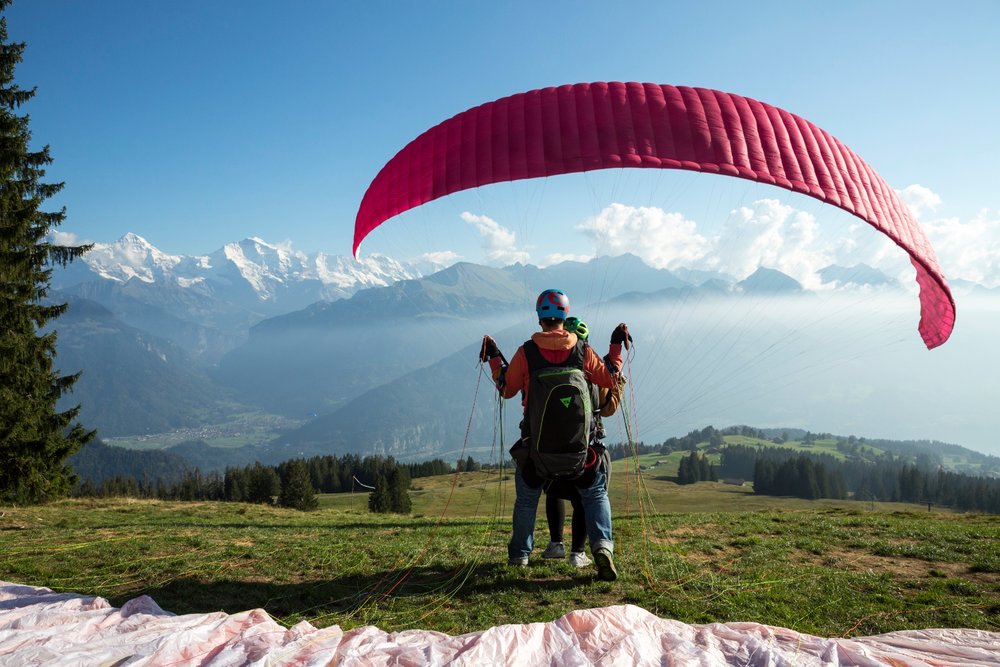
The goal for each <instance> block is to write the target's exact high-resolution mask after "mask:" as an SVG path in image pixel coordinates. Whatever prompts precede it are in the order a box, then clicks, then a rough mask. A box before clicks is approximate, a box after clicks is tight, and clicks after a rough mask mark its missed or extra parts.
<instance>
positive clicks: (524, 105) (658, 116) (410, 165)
mask: <svg viewBox="0 0 1000 667" xmlns="http://www.w3.org/2000/svg"><path fill="white" fill-rule="evenodd" d="M613 167H647V168H655V169H689V170H693V171H703V172H708V173H715V174H723V175H728V176H738V177H740V178H746V179H749V180H752V181H757V182H760V183H769V184H772V185H776V186H779V187H782V188H786V189H788V190H792V191H795V192H800V193H803V194H806V195H809V196H812V197H815V198H816V199H819V200H821V201H823V202H827V203H829V204H833V205H834V206H838V207H840V208H842V209H844V210H845V211H848V212H849V213H851V214H853V215H856V216H857V217H859V218H861V219H862V220H864V221H865V222H867V223H869V224H870V225H872V226H873V227H875V228H876V229H878V230H879V231H881V232H882V233H883V234H885V235H886V236H888V237H889V238H891V239H892V240H893V241H894V242H895V243H896V244H897V245H899V246H900V247H901V248H903V249H904V250H906V252H907V253H909V255H910V261H911V262H912V263H913V266H914V267H916V270H917V283H918V284H919V285H920V304H921V316H920V325H919V327H918V328H919V331H920V335H921V336H922V337H923V339H924V343H926V345H927V347H928V348H933V347H936V346H938V345H940V344H942V343H943V342H945V341H946V340H947V339H948V336H949V335H951V330H952V328H953V327H954V323H955V303H954V300H953V299H952V296H951V292H950V290H949V289H948V284H947V282H946V281H945V279H944V275H943V274H942V272H941V268H940V267H939V266H938V262H937V258H936V257H935V255H934V250H933V249H932V248H931V245H930V243H929V242H928V240H927V237H926V236H925V235H924V233H923V230H922V229H921V228H920V226H919V225H918V224H917V222H916V220H915V219H914V218H913V216H912V215H911V214H910V212H909V210H908V209H907V207H906V206H905V205H904V204H903V203H902V202H901V201H900V200H899V197H898V196H897V195H896V193H895V191H893V189H892V188H890V187H889V186H888V185H887V184H886V183H885V181H883V180H882V178H881V177H880V176H879V175H878V174H877V173H875V171H874V170H873V169H872V168H871V167H869V166H868V165H867V164H866V163H865V162H864V161H863V160H862V159H861V158H859V157H858V156H857V155H856V154H855V153H854V152H853V151H852V150H851V149H850V148H848V147H847V146H845V145H844V144H842V143H841V142H840V141H838V140H837V139H836V138H834V137H833V136H832V135H830V134H829V133H827V132H825V131H824V130H822V129H820V128H818V127H816V126H815V125H813V124H812V123H810V122H809V121H807V120H805V119H803V118H800V117H798V116H796V115H794V114H791V113H788V112H787V111H783V110H782V109H778V108H777V107H774V106H771V105H769V104H764V103H763V102H758V101H757V100H753V99H750V98H747V97H741V96H739V95H732V94H730V93H724V92H720V91H717V90H709V89H705V88H689V87H675V86H668V85H661V84H653V83H620V82H610V83H581V84H576V85H567V86H560V87H558V88H543V89H540V90H533V91H530V92H527V93H520V94H517V95H512V96H510V97H505V98H503V99H499V100H496V101H495V102H489V103H487V104H483V105H480V106H478V107H475V108H473V109H469V110H468V111H465V112H463V113H460V114H458V115H457V116H454V117H452V118H450V119H448V120H446V121H444V122H443V123H441V124H439V125H437V126H435V127H432V128H431V129H429V130H427V131H426V132H424V133H423V134H421V135H420V136H419V137H417V138H416V139H414V140H413V141H412V142H410V143H409V144H408V145H407V146H406V147H404V148H403V149H402V150H401V151H400V152H399V153H397V154H396V155H395V157H393V158H392V159H391V160H390V161H389V162H388V163H387V164H386V165H385V166H384V167H383V168H382V170H381V171H380V172H379V173H378V175H377V176H376V177H375V180H373V181H372V183H371V185H370V186H369V187H368V190H367V192H365V196H364V198H363V199H362V201H361V206H360V208H359V210H358V215H357V218H356V220H355V225H354V253H355V256H356V255H357V252H358V248H359V246H360V245H361V241H362V240H363V239H364V238H365V236H367V235H368V234H369V232H371V231H372V230H373V229H374V228H375V227H377V226H378V225H380V224H381V223H382V222H384V221H385V220H387V219H389V218H391V217H392V216H394V215H397V214H399V213H402V212H403V211H406V210H408V209H410V208H413V207H415V206H419V205H420V204H423V203H426V202H429V201H431V200H433V199H437V198H438V197H443V196H445V195H448V194H451V193H453V192H458V191H459V190H465V189H468V188H473V187H478V186H481V185H488V184H490V183H498V182H501V181H513V180H518V179H523V178H535V177H539V176H553V175H557V174H569V173H575V172H582V171H590V170H594V169H609V168H613Z"/></svg>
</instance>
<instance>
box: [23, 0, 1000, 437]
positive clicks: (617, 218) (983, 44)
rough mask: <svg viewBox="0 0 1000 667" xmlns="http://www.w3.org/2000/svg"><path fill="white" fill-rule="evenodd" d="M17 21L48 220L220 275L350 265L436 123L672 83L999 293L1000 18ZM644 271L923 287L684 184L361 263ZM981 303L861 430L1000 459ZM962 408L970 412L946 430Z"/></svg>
mask: <svg viewBox="0 0 1000 667" xmlns="http://www.w3.org/2000/svg"><path fill="white" fill-rule="evenodd" d="M6 17H7V23H8V30H9V33H10V37H11V38H12V39H15V40H23V41H26V42H27V44H28V49H27V52H26V54H25V60H24V63H23V64H22V65H21V66H20V67H19V68H18V70H17V76H18V80H19V81H20V82H21V83H22V85H24V86H37V88H38V93H37V96H36V97H35V99H34V100H32V101H31V102H30V104H29V105H28V106H27V111H28V113H30V115H31V119H32V120H31V128H32V131H33V133H34V142H35V144H36V146H41V145H44V144H49V145H50V146H51V153H52V156H53V157H54V159H55V162H54V164H53V165H52V166H51V168H50V170H49V177H51V180H53V181H65V183H66V188H65V190H64V192H63V193H61V194H60V195H59V197H58V198H57V199H56V200H55V201H52V202H50V204H51V205H52V207H53V208H55V207H58V206H63V205H64V206H65V207H66V208H67V212H68V218H67V220H66V222H65V224H64V225H63V226H62V227H61V231H62V232H64V233H66V234H69V235H73V236H74V237H76V238H77V239H79V240H86V241H97V242H110V241H114V240H115V239H117V238H119V237H121V236H122V235H124V234H125V233H127V232H135V233H138V234H140V235H142V236H143V237H145V238H146V239H148V240H149V241H150V242H152V243H153V244H154V245H156V246H157V247H159V248H160V249H162V250H164V251H166V252H168V253H173V254H206V253H209V252H212V251H214V250H216V249H218V248H219V247H221V246H222V245H224V244H225V243H229V242H232V241H237V240H239V239H242V238H246V237H249V236H258V237H261V238H263V239H265V240H267V241H269V242H272V243H283V242H290V243H292V245H293V247H294V248H295V249H298V250H303V251H309V252H312V251H322V252H327V253H334V254H345V255H346V254H349V253H350V249H351V241H352V236H353V224H354V217H355V214H356V212H357V207H358V204H359V203H360V201H361V198H362V195H363V194H364V191H365V189H366V187H367V186H368V184H369V182H370V181H371V179H372V178H374V176H375V174H376V173H377V172H378V170H379V169H380V168H381V167H382V165H383V164H384V163H385V162H386V161H387V160H388V159H390V158H391V157H392V156H393V155H394V154H395V153H396V151H398V150H399V149H400V148H402V147H403V146H404V145H405V144H406V143H407V142H409V141H410V140H411V139H413V138H414V137H416V136H417V135H418V134H420V133H421V132H423V131H424V130H426V129H427V128H429V127H431V126H433V125H435V124H437V123H438V122H440V121H442V120H444V119H446V118H448V117H450V116H452V115H454V114H456V113H459V112H461V111H463V110H465V109H467V108H469V107H472V106H475V105H477V104H480V103H483V102H487V101H491V100H494V99H497V98H500V97H503V96H506V95H510V94H514V93H518V92H522V91H526V90H531V89H534V88H539V87H545V86H552V85H560V84H566V83H576V82H585V81H608V80H619V81H650V82H657V83H668V84H674V85H691V86H701V87H707V88H716V89H720V90H724V91H727V92H732V93H738V94H741V95H745V96H748V97H753V98H756V99H759V100H762V101H764V102H768V103H770V104H773V105H776V106H778V107H781V108H784V109H787V110H788V111H791V112H793V113H796V114H798V115H800V116H803V117H805V118H807V119H809V120H811V121H812V122H814V123H815V124H817V125H819V126H820V127H822V128H824V129H825V130H827V131H829V132H831V133H832V134H833V135H834V136H836V137H838V138H839V139H840V140H841V141H843V142H844V143H846V144H847V145H848V146H850V147H851V148H853V149H854V150H855V151H856V152H857V153H858V154H859V155H860V156H861V157H862V158H863V159H865V160H866V161H867V162H868V163H870V164H871V165H873V166H874V167H875V169H876V170H877V171H878V172H879V173H880V174H881V175H882V176H883V177H884V178H885V180H886V181H887V182H888V183H889V184H890V185H891V186H893V187H894V188H896V189H897V190H899V191H900V192H901V193H902V194H903V196H904V199H905V200H906V201H908V202H909V203H910V204H912V205H913V206H914V209H915V210H916V211H917V213H918V214H919V216H920V220H921V223H922V224H923V225H924V227H925V229H926V230H927V234H928V237H929V238H930V240H931V241H932V243H933V245H934V247H935V248H936V250H937V252H938V256H939V259H940V262H941V266H942V268H943V269H944V272H945V274H946V276H948V278H949V279H950V280H956V279H967V280H974V281H976V282H978V283H980V284H983V285H986V286H988V287H998V286H1000V201H998V189H997V183H1000V168H998V167H997V155H1000V132H998V131H997V123H996V118H997V116H998V112H1000V104H998V102H1000V100H998V96H1000V85H997V84H998V73H1000V39H997V34H996V26H998V25H1000V3H997V2H995V1H994V0H988V1H985V0H984V1H969V2H963V3H961V4H958V5H956V4H949V3H942V2H927V1H905V2H902V1H900V2H867V1H866V2H852V1H847V2H836V3H832V2H831V3H818V2H815V3H814V2H800V1H799V2H758V3H737V2H716V3H685V4H682V3H672V2H633V3H608V2H585V1H584V2H504V3H498V2H493V3H486V2H481V3H473V2H433V1H429V0H425V1H422V2H402V1H400V2H384V1H381V2H380V1H378V0H365V1H363V2H362V1H357V2H348V1H344V2H332V1H328V2H327V1H324V2H320V1H315V2H305V1H302V0H295V1H292V2H283V3H282V2H273V1H268V2H264V1H261V0H239V1H237V0H211V1H209V2H201V1H198V2H195V1H194V0H183V1H179V2H173V3H154V2H142V1H136V0H100V1H95V2H81V1H78V0H15V2H14V4H13V6H12V7H10V8H9V9H8V10H7V12H6ZM626 172H628V173H626ZM734 212H735V213H734ZM705 248H711V249H713V252H715V253H716V254H715V255H712V254H706V253H705V251H704V249H705ZM723 248H726V249H728V250H727V252H726V254H725V256H724V257H722V256H721V252H719V250H720V249H723ZM664 249H666V250H664ZM629 251H630V252H634V253H636V254H639V255H640V256H642V257H643V258H644V259H646V261H648V262H650V263H651V264H653V265H656V266H667V267H671V268H672V267H674V266H675V265H677V264H678V263H688V264H691V265H695V266H699V265H700V266H703V267H706V268H707V267H714V268H722V269H725V270H727V271H729V272H732V273H734V274H747V273H749V272H750V271H752V270H753V269H754V268H755V267H756V266H758V265H767V266H770V267H772V268H779V269H781V270H783V271H786V272H787V273H789V274H790V275H793V276H795V277H796V278H798V279H799V280H801V281H803V282H805V283H808V281H809V280H810V279H811V277H815V270H816V269H818V268H821V267H822V266H825V265H826V264H829V263H839V264H842V265H845V266H850V265H852V264H853V263H857V262H859V261H864V262H867V263H869V264H872V265H874V266H876V267H878V268H880V269H882V270H884V271H886V272H888V273H891V274H898V275H899V277H901V278H903V282H904V284H911V285H912V281H913V269H912V267H910V266H909V264H908V262H906V260H905V256H904V255H903V254H902V253H901V251H899V250H898V249H896V248H894V247H891V246H888V247H887V246H886V244H885V243H884V241H883V240H882V239H881V237H879V236H878V235H877V234H874V233H873V232H871V231H870V230H869V229H868V228H867V227H865V226H864V225H859V224H858V223H857V222H856V221H855V220H854V219H853V218H851V217H850V216H847V215H846V214H844V213H841V212H839V211H836V210H833V209H832V207H829V206H825V205H822V204H819V203H818V202H815V201H813V200H810V199H808V198H805V197H799V196H794V195H789V194H787V193H785V192H784V191H782V190H778V189H776V188H770V187H767V186H760V185H756V184H753V183H748V182H746V181H743V180H740V179H731V178H723V177H712V176H705V175H697V174H691V173H686V172H675V171H669V172H668V171H663V172H659V171H657V172H655V173H654V172H653V170H624V171H621V172H610V171H609V172H601V173H594V174H588V175H584V176H575V177H563V178H558V177H557V178H552V179H541V180H539V181H532V182H522V183H519V184H512V185H502V186H499V185H498V186H491V187H486V188H480V189H478V190H476V191H472V192H468V193H461V194H457V195H453V196H450V197H446V198H444V199H442V200H439V201H437V202H433V203H431V204H428V205H425V206H423V207H419V208H418V209H417V210H415V211H414V212H412V213H408V214H404V215H403V216H400V217H399V218H397V219H393V220H390V221H389V222H388V223H386V224H385V225H383V227H382V228H380V229H379V230H376V232H375V233H373V234H372V235H371V236H370V237H369V239H368V240H366V242H365V244H364V245H363V246H362V254H367V253H372V252H384V253H387V254H390V255H392V256H394V257H396V258H398V259H409V258H412V257H415V256H418V255H422V254H429V253H438V254H439V256H447V257H451V258H456V257H461V258H464V259H468V260H472V261H480V262H487V263H493V264H502V263H504V262H509V261H513V260H527V261H531V262H534V263H543V264H544V263H547V262H551V261H555V260H556V259H558V258H560V257H580V258H582V257H587V256H592V255H593V254H595V253H619V252H629ZM778 251H780V252H778ZM713 262H714V264H713ZM699 263H700V264H699ZM967 303H969V302H967V301H963V300H962V299H960V300H959V318H958V323H957V326H956V330H955V335H954V336H953V337H952V339H951V341H949V342H948V343H947V344H946V345H945V346H942V348H939V350H935V351H934V353H933V354H932V355H931V356H930V357H927V356H924V355H926V354H927V353H926V351H925V350H923V348H922V346H920V344H919V340H918V338H917V336H916V332H915V331H913V329H915V324H916V319H917V304H916V299H915V297H914V299H913V303H912V313H910V314H907V315H905V317H903V318H901V321H902V320H905V321H904V322H903V324H904V325H905V328H906V331H907V333H906V334H904V335H903V339H904V340H905V344H904V346H905V355H906V356H905V359H904V361H903V362H900V363H901V367H904V368H906V369H907V370H906V371H905V374H906V375H907V376H909V375H910V373H912V372H913V370H912V369H917V368H919V369H928V368H932V367H933V368H937V370H935V371H934V374H933V376H930V375H928V376H927V378H926V380H925V382H924V384H923V385H921V386H926V387H927V390H926V391H920V392H918V393H920V395H921V401H922V402H921V403H920V404H919V407H917V404H916V403H913V402H905V401H902V399H901V397H897V398H900V401H901V405H900V407H899V409H898V410H896V411H895V412H892V413H891V414H890V413H889V408H888V407H887V406H888V399H886V400H883V401H881V402H879V403H878V404H877V405H879V406H882V408H883V409H885V410H886V413H885V414H878V415H875V416H873V417H872V421H871V422H870V425H869V426H867V427H866V426H864V425H863V424H859V425H858V429H859V431H862V430H865V429H867V430H866V432H868V433H870V434H872V435H882V436H885V437H896V436H898V437H928V438H939V439H943V440H948V441H957V442H959V443H961V444H966V445H969V446H974V447H978V448H980V449H985V450H987V451H990V450H992V451H994V452H996V451H1000V450H997V449H996V447H997V446H996V444H995V433H996V424H995V423H993V422H994V420H993V419H992V418H990V417H988V416H986V415H988V414H992V412H993V406H994V404H995V400H994V399H993V397H994V396H995V395H996V391H997V386H996V381H995V380H990V379H989V378H988V377H987V376H988V375H989V374H983V373H982V372H981V369H982V368H984V367H985V368H994V367H995V366H996V360H997V352H996V351H995V350H996V346H995V345H991V344H989V343H987V342H985V341H987V340H990V339H991V338H990V335H989V334H988V332H989V331H993V330H995V329H996V327H997V326H1000V322H997V317H998V316H997V314H996V309H995V306H994V305H986V306H984V309H979V310H978V311H977V310H976V308H975V307H968V306H967V305H966V304H967ZM920 372H924V370H921V371H920ZM927 372H928V373H929V372H930V371H927ZM859 373H860V375H865V374H866V371H864V370H862V371H859ZM867 375H869V376H872V377H875V376H878V377H882V376H883V375H884V376H885V377H886V378H889V379H887V382H888V383H889V384H888V386H887V388H880V389H878V390H875V389H872V390H871V391H874V392H875V393H881V394H882V395H883V396H885V397H889V396H896V394H898V393H899V391H898V383H895V380H894V379H892V378H895V377H897V375H892V374H890V373H888V372H886V373H880V372H879V371H876V370H874V367H873V366H869V367H868V368H867ZM817 381H818V382H822V381H819V380H817ZM894 383H895V384H894ZM991 383H992V384H991ZM825 386H830V387H839V388H841V390H842V391H846V392H848V393H857V388H856V387H855V386H854V385H848V384H842V383H841V384H838V383H834V382H833V381H831V382H830V383H828V385H825ZM956 390H960V391H958V393H957V394H956ZM941 392H944V395H946V396H948V397H951V398H950V399H949V400H951V401H952V403H954V405H955V407H954V410H953V412H954V415H953V416H951V417H948V418H947V419H945V417H944V416H942V415H945V414H946V413H947V410H946V409H945V408H944V407H942V399H941V395H942V394H941ZM963 392H964V393H963ZM844 405H846V404H843V403H835V402H831V403H830V405H828V406H826V410H827V412H829V413H830V416H829V417H828V418H826V419H824V418H821V417H819V416H816V415H813V416H809V415H806V414H805V413H803V418H806V417H808V418H809V420H810V421H809V424H810V425H811V426H812V427H813V428H817V429H818V428H824V427H826V428H834V427H835V426H836V425H842V424H843V421H842V417H843V415H844V414H853V409H852V408H848V407H844ZM949 409H950V408H949ZM915 412H917V413H919V414H922V415H929V417H928V419H929V420H930V422H928V423H924V422H920V423H916V422H914V421H913V419H912V418H911V416H912V415H913V414H914V413H915ZM947 414H951V413H947ZM874 425H877V428H876V426H874Z"/></svg>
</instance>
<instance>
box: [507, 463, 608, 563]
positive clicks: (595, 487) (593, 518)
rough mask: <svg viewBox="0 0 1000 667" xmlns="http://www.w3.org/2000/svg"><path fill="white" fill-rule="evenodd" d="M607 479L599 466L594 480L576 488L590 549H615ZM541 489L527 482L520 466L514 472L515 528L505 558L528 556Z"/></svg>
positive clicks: (531, 546) (533, 541)
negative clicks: (578, 492) (587, 485)
mask: <svg viewBox="0 0 1000 667" xmlns="http://www.w3.org/2000/svg"><path fill="white" fill-rule="evenodd" d="M606 480H607V472H606V471H605V470H598V471H597V473H596V474H595V475H594V482H593V484H591V485H590V486H589V487H587V488H582V489H579V491H580V499H581V500H582V501H583V515H584V517H585V518H586V520H587V538H588V539H589V540H590V551H591V553H594V552H596V551H597V550H598V549H607V550H608V551H612V552H613V551H614V541H613V540H612V538H611V501H609V500H608V490H607V488H606V486H605V484H606ZM543 486H544V485H543ZM542 490H543V487H542V486H540V487H538V488H537V489H533V488H531V487H530V486H528V485H527V484H526V483H525V481H524V478H523V477H522V476H521V471H520V470H517V471H516V472H515V473H514V493H515V494H516V497H515V498H514V517H513V523H514V529H513V531H512V533H511V536H510V542H509V543H508V544H507V558H509V559H510V560H517V559H520V558H527V557H528V554H530V553H531V550H532V548H534V546H535V515H536V514H537V512H538V499H539V498H541V496H542Z"/></svg>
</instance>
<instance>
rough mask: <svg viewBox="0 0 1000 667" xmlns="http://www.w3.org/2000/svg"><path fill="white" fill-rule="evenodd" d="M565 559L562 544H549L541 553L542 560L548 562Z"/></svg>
mask: <svg viewBox="0 0 1000 667" xmlns="http://www.w3.org/2000/svg"><path fill="white" fill-rule="evenodd" d="M565 557H566V547H565V546H563V543H562V542H549V546H547V547H545V551H543V552H542V558H548V559H550V560H551V559H554V558H565Z"/></svg>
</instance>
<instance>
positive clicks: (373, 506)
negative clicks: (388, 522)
mask: <svg viewBox="0 0 1000 667" xmlns="http://www.w3.org/2000/svg"><path fill="white" fill-rule="evenodd" d="M372 486H374V487H375V488H374V489H372V492H371V493H369V494H368V511H369V512H375V513H377V514H386V513H387V512H389V511H390V510H391V509H392V498H391V497H390V495H389V485H388V484H387V483H386V481H385V477H384V476H383V475H382V473H379V474H377V475H375V483H374V484H373V485H372Z"/></svg>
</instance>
